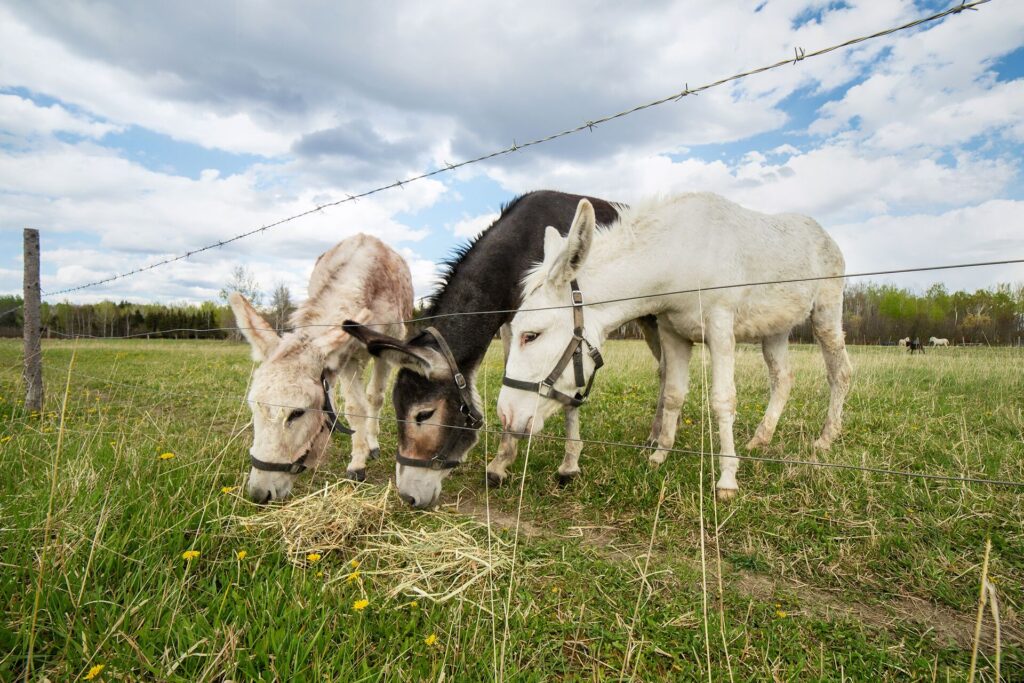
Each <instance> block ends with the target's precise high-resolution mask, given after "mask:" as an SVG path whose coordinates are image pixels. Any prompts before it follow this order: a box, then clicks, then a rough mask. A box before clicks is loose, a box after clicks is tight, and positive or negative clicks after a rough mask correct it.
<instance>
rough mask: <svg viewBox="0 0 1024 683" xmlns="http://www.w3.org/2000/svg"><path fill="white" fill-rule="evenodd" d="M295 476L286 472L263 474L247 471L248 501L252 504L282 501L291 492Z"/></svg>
mask: <svg viewBox="0 0 1024 683" xmlns="http://www.w3.org/2000/svg"><path fill="white" fill-rule="evenodd" d="M294 483H295V475H294V474H289V473H287V472H265V471H263V470H258V469H255V468H253V469H251V470H249V500H251V501H253V502H254V503H261V504H263V503H269V502H270V501H272V500H284V499H285V498H287V497H288V495H289V494H290V493H291V492H292V485H293V484H294Z"/></svg>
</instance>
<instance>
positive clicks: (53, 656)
mask: <svg viewBox="0 0 1024 683" xmlns="http://www.w3.org/2000/svg"><path fill="white" fill-rule="evenodd" d="M44 348H45V352H44V357H45V376H46V386H47V409H46V412H45V413H44V414H43V415H41V416H28V415H25V414H23V412H22V410H21V407H20V405H21V395H22V385H21V381H20V377H19V368H20V358H21V352H20V342H15V341H13V340H3V341H0V401H2V402H0V415H2V420H0V610H2V615H0V679H3V680H14V679H17V678H21V677H24V676H25V669H26V662H27V655H28V652H29V650H30V649H31V651H32V659H31V665H32V677H31V678H32V680H45V679H49V680H79V679H82V678H84V677H86V676H88V675H89V672H90V669H93V668H94V667H98V666H100V665H102V667H103V668H102V670H100V671H99V672H98V673H96V674H95V679H96V680H99V679H104V680H183V681H194V680H229V679H230V680H257V679H263V680H273V679H278V680H337V681H342V680H344V681H356V680H366V681H371V680H428V679H432V680H440V679H441V678H442V677H443V678H444V680H491V679H495V678H497V677H498V674H499V673H503V675H504V678H505V679H506V680H521V681H534V680H538V681H539V680H625V679H636V680H656V679H670V678H671V679H675V680H699V679H704V680H707V679H708V678H709V675H708V667H709V665H710V678H711V679H712V680H731V679H733V680H737V681H747V680H751V681H758V680H772V679H774V680H815V681H816V680H929V681H930V680H965V679H966V678H967V672H968V669H969V662H970V657H971V643H972V640H973V632H974V622H975V613H976V609H977V603H978V590H979V579H980V574H981V562H982V556H983V553H984V546H985V540H986V538H988V537H990V538H991V540H992V554H991V561H990V566H989V573H990V576H991V577H992V580H993V581H994V583H995V586H996V587H997V590H998V595H999V600H1000V603H999V606H1000V609H1001V617H1002V632H1001V635H1002V674H1003V677H1004V679H1005V680H1021V679H1022V678H1024V629H1022V624H1021V619H1020V616H1019V615H1020V613H1021V610H1022V609H1024V592H1022V586H1024V489H1020V488H1017V489H1014V488H1007V487H995V486H986V485H977V484H974V485H967V484H963V483H955V482H941V481H922V480H917V479H905V478H900V477H892V476H881V475H876V474H868V473H864V472H856V471H841V470H833V469H824V468H812V467H809V466H798V465H782V464H776V463H767V462H750V461H744V462H742V463H741V465H740V470H739V477H738V478H739V484H740V495H739V497H738V498H737V500H735V501H733V502H731V503H728V504H717V505H716V503H715V496H714V481H715V479H714V473H713V471H712V467H713V466H714V465H715V463H714V462H713V460H712V459H711V458H707V457H703V458H702V457H701V456H700V455H699V452H700V451H701V450H704V451H708V450H710V449H711V444H710V443H709V441H708V438H709V437H708V433H709V429H708V420H709V416H708V410H707V404H706V401H705V400H704V398H703V397H704V392H705V386H706V384H705V381H704V375H705V370H704V368H703V366H702V353H701V351H702V349H701V347H699V346H698V347H697V349H695V351H694V358H693V362H692V364H691V377H692V383H691V391H690V398H689V400H688V402H687V405H686V406H685V408H684V409H683V413H682V417H681V429H680V433H679V436H678V437H677V440H676V447H677V448H680V449H685V450H690V451H695V452H696V453H691V454H684V453H674V454H671V455H670V456H669V459H668V461H667V462H666V463H665V464H664V465H662V466H661V467H658V468H654V467H652V466H650V465H648V463H647V461H646V456H645V454H643V453H641V452H640V451H637V450H633V449H628V448H624V447H620V446H602V445H595V444H589V445H587V446H586V447H585V449H584V452H583V456H582V458H581V467H582V475H581V476H580V478H579V479H578V480H577V481H575V482H573V483H572V484H571V485H570V486H569V487H567V488H565V489H559V488H558V487H557V485H556V481H555V470H556V468H557V466H558V463H559V462H560V461H561V458H562V443H561V442H559V441H557V440H548V439H543V438H534V439H533V441H532V444H531V445H530V453H529V462H528V467H527V471H526V475H525V478H523V476H522V472H523V463H524V460H525V458H524V456H525V453H526V443H525V442H524V443H522V444H521V445H520V457H519V459H518V460H517V462H516V464H515V466H514V467H512V468H510V472H515V473H516V474H515V475H514V476H513V477H512V478H511V482H510V483H509V484H506V485H505V486H504V487H502V488H499V489H491V490H488V489H487V488H486V487H485V484H484V476H483V472H484V465H485V457H484V454H485V453H488V454H491V453H493V452H494V449H495V448H496V444H497V435H496V434H485V435H483V437H482V439H481V442H480V443H479V444H478V445H477V447H476V448H475V449H474V451H473V453H472V454H471V457H470V460H469V462H468V464H467V465H465V466H463V467H461V468H459V469H457V470H456V471H455V473H454V474H453V475H452V477H451V478H450V479H449V481H448V482H446V485H445V492H444V495H443V498H442V500H441V506H440V508H439V509H438V510H437V511H436V512H432V513H422V512H414V511H412V510H409V509H407V507H406V506H404V505H403V504H401V503H400V501H398V500H397V497H396V496H395V495H394V493H393V490H392V491H391V492H390V493H388V489H387V488H386V487H387V485H388V480H389V477H393V474H394V463H393V460H392V458H393V454H394V449H395V439H394V434H395V426H394V422H393V412H392V410H391V407H390V405H389V402H386V403H385V410H384V424H383V428H382V437H381V444H382V448H383V450H384V453H385V455H384V457H383V458H382V459H381V460H379V461H376V462H372V463H370V465H369V467H368V469H367V474H368V478H367V483H366V484H362V485H355V484H351V483H348V482H341V479H342V478H343V476H344V468H345V463H346V460H347V446H348V441H347V438H336V439H335V441H334V444H333V446H332V456H331V459H330V464H329V466H328V467H327V468H326V469H322V470H320V471H318V472H317V473H315V474H314V475H313V476H312V477H310V476H309V475H306V476H305V477H303V478H301V479H300V480H299V482H298V486H297V491H296V495H297V496H298V497H300V498H301V497H302V496H305V495H307V494H311V493H313V492H315V491H318V490H320V489H322V488H323V487H325V486H329V487H332V488H331V489H330V490H332V491H340V490H342V489H345V490H348V489H352V488H355V489H357V492H356V494H357V495H359V496H363V497H365V498H366V500H371V501H373V503H374V505H377V508H374V509H378V510H379V514H377V515H376V516H373V517H372V518H371V519H369V520H367V519H363V520H360V522H359V524H360V525H361V526H360V529H361V531H359V533H355V534H351V535H349V536H348V537H347V538H348V539H349V544H348V545H344V544H342V545H337V546H331V547H329V548H328V547H324V548H322V549H318V548H315V547H297V546H293V547H289V546H287V545H285V544H284V543H283V542H282V534H284V536H285V537H287V535H288V532H278V531H275V530H274V529H273V528H266V529H253V528H251V527H247V526H245V524H244V520H245V519H246V518H251V517H252V516H253V515H259V514H269V515H274V514H276V513H275V512H274V511H275V510H279V506H272V508H271V511H270V512H269V513H268V512H267V510H261V509H260V508H258V507H257V506H255V505H252V504H250V503H248V502H247V501H245V500H244V498H243V497H242V495H241V494H242V491H243V484H244V479H245V476H246V473H247V472H248V455H247V449H248V446H249V444H250V441H251V433H250V432H249V431H248V430H246V429H245V425H246V423H247V422H248V419H249V413H248V408H247V407H246V406H245V405H244V404H243V402H242V398H243V394H244V389H245V386H246V382H247V379H248V377H249V374H250V371H251V368H252V364H251V362H250V360H249V355H248V348H247V347H246V346H244V345H242V344H230V343H224V342H203V341H146V342H130V341H85V340H80V341H78V342H48V343H46V345H45V347H44ZM73 353H74V354H75V359H74V363H73V365H72V366H71V369H70V371H69V362H70V360H71V358H72V354H73ZM791 355H792V360H793V365H794V370H795V373H796V383H795V386H794V390H793V394H792V398H791V400H790V402H789V405H788V406H787V409H786V411H785V413H784V414H783V416H782V420H781V422H780V425H779V429H778V432H777V434H776V436H775V440H774V441H773V443H772V444H771V446H769V447H767V448H764V449H761V450H760V451H758V452H757V453H756V455H763V456H768V457H773V458H797V459H806V458H809V457H811V456H812V450H811V442H812V441H813V439H814V438H815V437H816V436H817V432H818V430H819V429H820V426H821V424H822V421H823V419H824V414H825V410H826V407H827V394H828V390H827V386H826V383H825V379H824V368H823V364H822V361H821V357H820V354H819V352H818V350H817V348H816V347H811V346H795V347H793V349H792V354H791ZM850 355H851V360H852V363H853V366H854V383H853V389H852V391H851V393H850V396H849V399H848V401H847V406H846V415H845V429H844V432H843V434H842V436H841V437H840V438H839V440H838V441H837V443H836V444H835V446H834V447H833V450H832V451H831V453H829V454H827V455H824V456H823V458H822V459H823V460H828V461H832V462H840V463H848V464H854V465H867V466H872V467H883V468H892V469H899V470H911V471H915V472H929V473H936V474H948V475H955V476H960V475H962V476H972V477H985V478H999V479H1012V480H1018V481H1020V480H1024V401H1022V398H1021V397H1022V396H1024V354H1022V351H1021V349H1004V348H991V349H990V348H971V349H959V348H950V349H936V350H931V349H929V351H928V353H926V354H925V355H923V356H919V355H918V356H914V357H910V356H909V355H908V354H907V353H906V351H905V350H903V349H897V348H866V347H851V348H850ZM605 356H606V358H607V366H606V369H605V370H603V371H602V373H601V376H600V377H599V378H598V381H597V385H596V387H595V390H594V394H593V396H592V399H591V403H590V404H589V405H588V406H586V407H585V408H584V409H583V411H582V418H581V419H582V432H583V437H584V439H599V440H606V441H621V442H630V443H634V444H639V443H642V442H643V441H644V440H645V439H646V437H647V434H648V430H649V427H650V420H651V417H652V415H653V411H654V406H655V403H656V390H657V386H656V378H655V366H654V361H653V360H652V359H651V358H650V356H649V355H648V352H647V350H646V348H645V347H644V346H643V344H642V342H609V343H608V344H607V351H606V354H605ZM708 372H709V370H708ZM736 376H737V395H738V413H739V415H738V420H737V424H736V439H737V443H738V444H743V443H745V441H746V440H747V439H748V438H749V437H750V436H751V435H752V433H753V430H754V428H755V427H756V425H757V423H758V421H759V419H760V417H761V415H762V413H763V410H764V406H765V402H766V401H767V377H766V373H765V370H764V365H763V363H762V360H761V355H760V350H759V349H758V348H756V347H754V346H748V345H741V346H740V349H739V351H738V356H737V370H736ZM500 380H501V357H500V347H499V345H497V344H495V345H493V346H492V348H491V351H490V353H489V355H488V358H487V361H486V362H485V364H484V365H483V367H482V370H481V375H480V380H479V381H480V387H481V392H482V393H483V395H484V399H485V401H484V403H485V407H486V411H487V419H488V424H489V425H490V426H493V425H495V424H496V420H495V413H494V399H495V398H496V396H497V393H498V389H499V386H500ZM65 386H66V387H67V403H66V410H65V411H64V419H63V427H62V426H61V412H62V400H63V395H64V389H65ZM560 422H561V421H560V420H559V419H553V420H552V421H551V425H550V427H549V428H548V433H549V434H551V435H558V434H560V433H561V432H560V430H561V424H560ZM711 433H714V430H711ZM342 451H344V452H342ZM165 453H173V457H165V458H164V459H161V457H160V456H161V454H165ZM520 487H522V488H520ZM521 491H522V506H521V510H520V505H519V500H520V492H521ZM308 500H315V498H314V499H307V502H308ZM385 501H386V502H385ZM307 507H308V506H307ZM488 519H490V530H491V532H490V533H488V525H487V520H488ZM517 519H518V524H517ZM307 522H309V519H305V520H301V519H291V521H290V522H284V521H283V522H282V524H284V525H285V526H287V524H288V523H291V524H300V523H307ZM320 523H324V524H326V522H325V521H324V520H323V518H322V517H321V518H320ZM338 523H339V524H342V523H344V520H339V521H338ZM269 526H271V527H272V526H273V524H271V525H269ZM278 526H279V527H280V528H282V529H283V528H284V527H283V526H281V525H278ZM517 528H518V534H517V533H516V529H517ZM307 530H308V529H307ZM384 530H387V534H390V536H388V538H390V539H391V541H389V542H384V541H383V540H382V539H383V538H384V535H385V534H384ZM293 531H294V529H293ZM406 534H407V535H406ZM449 537H450V538H451V539H453V540H451V541H450V543H453V544H454V543H457V544H459V545H458V547H459V548H463V549H464V550H462V551H460V550H458V548H456V549H455V554H456V555H458V554H459V553H460V552H461V553H462V554H461V555H459V558H460V559H459V561H458V562H461V564H459V563H458V562H455V561H453V562H452V563H450V564H449V565H447V567H448V569H447V570H446V571H447V572H448V574H447V575H445V576H440V575H439V576H437V577H435V579H436V581H435V584H436V583H437V582H440V583H441V584H443V586H444V589H443V590H444V592H446V593H451V592H453V591H452V590H451V589H452V587H453V586H458V585H459V581H460V578H462V575H461V574H460V572H462V571H465V572H466V576H467V577H468V576H469V575H470V574H472V573H473V572H476V574H474V575H475V576H482V577H483V578H482V579H481V580H479V581H477V582H476V583H474V584H472V585H470V586H469V587H468V588H466V589H465V590H464V591H463V592H461V593H459V594H458V595H455V596H453V597H451V599H448V600H446V601H444V602H435V601H433V600H431V599H429V598H424V597H417V596H416V594H415V593H414V591H415V590H416V587H419V588H420V589H425V586H427V584H418V583H416V582H415V581H413V583H411V584H409V587H408V588H406V589H403V590H402V591H401V592H400V593H399V594H397V595H395V594H393V593H394V589H395V587H396V581H398V580H399V578H404V577H415V575H416V572H417V571H418V568H417V563H418V562H421V563H422V564H423V566H424V567H428V566H434V565H436V563H437V562H438V561H439V560H438V557H439V556H441V555H445V557H448V556H449V555H450V554H451V553H452V552H453V549H452V548H445V547H443V543H444V542H446V541H444V539H446V538H449ZM312 538H314V539H315V535H314V536H312ZM360 539H363V540H364V541H365V543H362V542H361V540H360ZM395 539H397V540H398V542H396V541H395ZM417 539H418V540H417ZM403 540H407V541H408V542H409V543H410V544H412V547H414V549H415V552H411V551H406V552H404V553H403V552H401V551H400V550H399V548H398V546H399V545H400V543H399V542H402V541H403ZM361 543H362V544H361ZM187 551H197V552H198V555H196V556H194V557H192V559H185V558H184V557H183V553H185V552H187ZM311 553H315V554H314V555H311ZM446 553H448V554H449V555H446ZM474 553H476V554H474ZM316 555H319V556H320V557H316ZM357 565H358V569H356V566H357ZM460 567H461V568H462V569H460ZM484 569H486V571H483V570H484ZM435 584H431V585H435ZM364 600H365V601H366V603H363V602H361V601H364ZM506 605H507V608H506ZM991 624H992V621H991V617H990V616H988V615H986V623H985V628H984V629H983V634H982V641H981V652H980V654H979V659H978V661H979V675H980V678H979V680H993V661H992V655H993V653H994V651H995V648H994V643H993V630H992V627H991Z"/></svg>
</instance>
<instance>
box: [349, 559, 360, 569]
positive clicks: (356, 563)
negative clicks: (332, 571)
mask: <svg viewBox="0 0 1024 683" xmlns="http://www.w3.org/2000/svg"><path fill="white" fill-rule="evenodd" d="M349 564H350V565H352V569H359V560H350V561H349Z"/></svg>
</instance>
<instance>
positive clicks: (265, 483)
mask: <svg viewBox="0 0 1024 683" xmlns="http://www.w3.org/2000/svg"><path fill="white" fill-rule="evenodd" d="M228 303H229V304H230V305H231V310H232V311H233V312H234V314H235V321H236V323H237V324H238V328H239V330H240V331H241V332H242V334H243V335H244V336H245V338H246V339H247V340H248V341H249V345H250V346H251V347H252V358H253V360H255V361H256V362H258V363H260V365H259V366H258V367H257V368H256V370H255V372H254V373H253V377H252V384H251V388H250V389H249V396H248V402H249V408H250V409H251V410H252V424H253V444H252V448H250V449H249V452H250V454H251V455H252V457H254V458H256V459H258V460H260V461H262V462H264V463H271V464H273V465H281V466H286V465H291V464H294V463H296V462H297V461H299V460H302V459H303V458H305V459H304V460H302V464H305V465H306V466H307V467H316V466H317V465H318V464H319V463H320V461H321V459H322V457H323V455H324V453H325V451H326V450H327V446H328V445H329V443H330V434H331V432H330V424H329V418H328V415H327V414H326V413H325V411H324V410H323V407H324V401H325V392H326V389H325V387H324V385H323V379H324V372H325V370H326V369H327V368H328V367H329V361H330V358H331V356H332V355H333V354H335V352H336V351H337V350H338V349H339V348H340V347H341V346H342V344H344V342H345V341H347V340H348V339H349V336H348V334H346V333H345V332H343V331H342V330H340V329H338V328H336V327H329V328H326V331H324V332H321V333H319V334H317V335H316V336H306V335H304V334H296V333H290V334H287V335H285V336H284V337H279V336H278V335H277V333H276V332H275V331H274V329H273V328H272V327H271V326H270V324H269V323H267V321H266V320H264V319H263V317H262V316H260V314H259V313H258V312H257V311H256V309H255V308H253V306H252V304H250V303H249V302H248V301H247V300H246V299H245V297H243V296H242V295H241V294H239V293H238V292H234V293H232V294H231V296H229V297H228ZM334 367H336V365H334ZM327 372H330V371H329V370H327ZM327 400H329V398H328V399H327ZM293 469H302V468H301V467H296V468H293ZM295 476H296V474H295V473H294V472H289V471H267V470H263V469H256V468H255V467H254V468H252V469H251V470H250V472H249V497H250V498H251V499H252V500H253V501H256V502H258V503H266V502H269V501H270V500H275V499H276V500H280V499H283V498H286V497H287V496H288V494H289V493H290V492H291V489H292V484H293V483H294V481H295Z"/></svg>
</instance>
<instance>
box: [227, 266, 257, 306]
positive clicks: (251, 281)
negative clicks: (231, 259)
mask: <svg viewBox="0 0 1024 683" xmlns="http://www.w3.org/2000/svg"><path fill="white" fill-rule="evenodd" d="M231 292H238V293H240V294H241V295H242V296H244V297H245V298H246V299H248V300H249V301H250V302H251V303H252V305H253V306H255V307H256V308H259V306H260V304H262V303H263V293H262V292H261V291H260V283H259V282H257V281H256V276H255V275H253V274H252V273H251V272H249V269H248V268H246V267H245V266H235V268H234V270H232V271H231V278H230V279H229V280H228V282H227V284H226V285H224V287H223V289H221V290H220V299H221V301H223V302H224V303H227V301H228V295H230V294H231Z"/></svg>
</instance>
